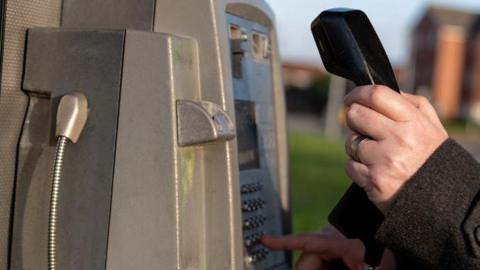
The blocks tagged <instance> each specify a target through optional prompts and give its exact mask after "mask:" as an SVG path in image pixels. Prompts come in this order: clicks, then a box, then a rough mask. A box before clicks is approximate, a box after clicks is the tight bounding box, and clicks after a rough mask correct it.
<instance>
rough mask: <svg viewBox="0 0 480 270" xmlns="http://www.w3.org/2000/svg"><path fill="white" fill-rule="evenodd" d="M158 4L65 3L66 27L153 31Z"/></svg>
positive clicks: (118, 0) (145, 0) (128, 0)
mask: <svg viewBox="0 0 480 270" xmlns="http://www.w3.org/2000/svg"><path fill="white" fill-rule="evenodd" d="M154 10H155V0H64V1H63V12H62V27H81V28H105V29H125V28H126V29H136V30H145V31H151V30H152V27H153V18H154Z"/></svg>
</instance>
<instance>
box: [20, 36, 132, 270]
mask: <svg viewBox="0 0 480 270" xmlns="http://www.w3.org/2000/svg"><path fill="white" fill-rule="evenodd" d="M124 36H125V34H124V31H80V30H72V31H69V30H59V29H45V28H42V29H34V30H30V31H29V37H28V40H29V41H28V45H27V46H28V48H27V56H26V68H25V79H24V88H25V89H26V90H27V91H28V92H29V93H30V96H31V103H30V106H29V111H28V115H27V119H26V124H25V127H24V130H23V134H22V138H21V143H20V155H19V165H18V172H17V175H18V177H17V185H16V196H15V210H14V221H13V222H14V226H13V236H12V257H11V260H12V266H11V269H15V270H16V269H22V270H23V269H25V270H30V269H31V270H33V269H35V270H37V269H40V270H41V269H46V267H47V263H46V258H47V256H46V255H47V250H46V247H47V245H46V244H47V223H48V222H47V219H48V204H49V197H50V191H49V189H50V173H51V169H52V163H53V158H54V157H53V154H54V153H53V152H54V151H53V150H54V147H55V138H54V137H55V136H54V122H55V121H52V119H54V118H55V112H56V103H57V102H58V98H59V97H60V96H62V95H64V94H66V93H69V92H72V91H81V92H82V93H84V94H85V95H86V96H87V98H88V100H89V107H90V112H89V119H88V121H87V124H86V127H85V129H84V131H83V134H82V137H81V138H80V140H79V141H78V143H76V144H72V145H69V146H68V147H67V151H66V155H65V163H64V172H63V174H64V177H63V179H64V180H63V183H62V186H61V188H60V190H61V191H60V193H61V194H60V207H59V220H58V224H59V231H58V250H59V256H58V267H59V268H60V269H105V262H106V257H105V256H106V252H107V240H108V239H107V237H108V228H109V221H110V220H109V216H110V202H111V189H112V180H113V168H114V155H115V143H116V129H117V118H118V104H119V97H120V87H121V74H122V61H123V46H124ZM42 95H43V96H42ZM49 95H50V96H49Z"/></svg>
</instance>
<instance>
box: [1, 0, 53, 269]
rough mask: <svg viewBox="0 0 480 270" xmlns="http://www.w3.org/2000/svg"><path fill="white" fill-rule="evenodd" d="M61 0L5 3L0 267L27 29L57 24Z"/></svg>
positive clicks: (21, 109) (4, 257)
mask: <svg viewBox="0 0 480 270" xmlns="http://www.w3.org/2000/svg"><path fill="white" fill-rule="evenodd" d="M60 6H61V0H11V1H7V3H6V7H5V8H6V11H5V12H6V14H5V29H4V48H3V60H2V63H1V65H2V81H1V89H0V270H5V269H7V263H8V245H9V234H10V232H9V229H10V217H11V213H10V210H11V209H12V204H11V202H12V201H11V200H12V194H13V187H14V177H15V162H16V159H17V144H18V139H19V136H20V131H21V127H22V123H23V118H24V116H25V110H26V106H27V97H26V95H25V94H24V93H23V92H22V90H21V81H22V73H23V53H24V45H25V32H26V29H27V28H28V27H34V26H58V25H59V22H60Z"/></svg>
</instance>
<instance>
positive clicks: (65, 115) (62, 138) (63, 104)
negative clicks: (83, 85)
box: [47, 92, 88, 270]
mask: <svg viewBox="0 0 480 270" xmlns="http://www.w3.org/2000/svg"><path fill="white" fill-rule="evenodd" d="M87 115H88V103H87V98H86V97H85V95H83V94H82V93H78V92H74V93H72V94H68V95H65V96H63V97H62V98H61V99H60V103H59V105H58V108H57V122H56V132H55V134H56V136H57V147H56V151H55V161H54V163H53V173H52V184H51V185H52V186H51V192H50V209H49V213H48V244H47V246H48V270H57V232H58V210H59V197H60V184H61V180H62V171H63V164H64V159H65V149H66V147H67V144H68V142H72V143H76V142H77V141H78V138H79V137H80V134H81V133H82V130H83V128H84V126H85V123H86V122H87Z"/></svg>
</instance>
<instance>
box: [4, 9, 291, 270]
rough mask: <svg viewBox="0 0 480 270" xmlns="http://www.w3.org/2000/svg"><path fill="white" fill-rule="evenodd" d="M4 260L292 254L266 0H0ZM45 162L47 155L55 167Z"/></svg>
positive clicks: (46, 262) (125, 261) (12, 264)
mask: <svg viewBox="0 0 480 270" xmlns="http://www.w3.org/2000/svg"><path fill="white" fill-rule="evenodd" d="M2 15H3V17H2V18H3V21H2V33H3V37H2V47H3V50H2V52H3V53H2V65H1V67H2V72H1V74H2V77H1V90H0V147H1V148H0V151H1V154H0V269H1V270H7V269H12V270H17V269H18V270H19V269H22V270H30V269H36V270H37V269H40V270H42V269H71V270H75V269H91V270H97V269H102V270H104V269H115V270H117V269H120V270H121V269H206V270H212V269H221V270H230V269H289V268H290V267H289V258H288V254H286V253H284V252H277V251H275V252H274V251H269V250H268V249H267V248H265V247H263V246H262V245H261V244H260V243H259V239H260V237H261V236H262V235H263V234H273V235H278V234H284V233H288V232H289V230H290V228H289V226H290V217H289V184H288V171H287V149H286V139H285V138H286V131H285V123H284V122H285V117H284V113H285V109H284V100H283V94H284V93H283V89H282V82H281V78H280V65H279V59H278V50H277V43H276V32H275V25H274V21H273V15H272V12H271V10H270V9H269V8H268V6H267V5H266V4H265V3H264V2H263V1H261V0H257V1H251V0H181V1H179V0H63V1H61V0H42V1H37V0H34V1H32V0H15V1H13V0H11V1H10V0H7V1H2ZM52 168H53V169H52Z"/></svg>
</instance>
